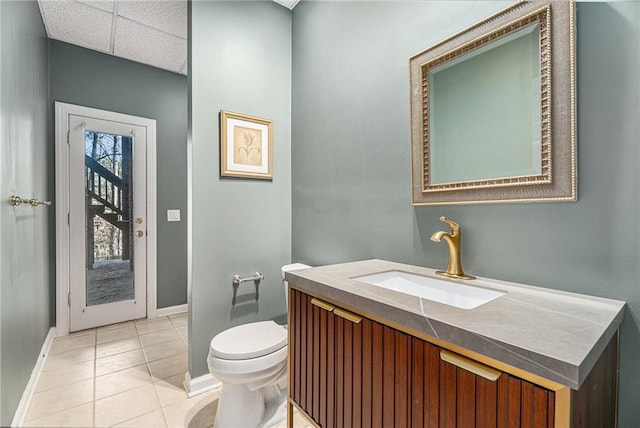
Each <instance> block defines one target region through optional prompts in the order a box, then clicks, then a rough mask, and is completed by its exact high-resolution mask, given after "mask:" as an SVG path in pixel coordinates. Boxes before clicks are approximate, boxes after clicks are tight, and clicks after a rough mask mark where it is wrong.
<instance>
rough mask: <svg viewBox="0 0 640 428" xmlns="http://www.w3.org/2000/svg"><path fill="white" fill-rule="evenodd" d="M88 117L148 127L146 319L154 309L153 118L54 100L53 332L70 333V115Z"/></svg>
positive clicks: (155, 188)
mask: <svg viewBox="0 0 640 428" xmlns="http://www.w3.org/2000/svg"><path fill="white" fill-rule="evenodd" d="M70 115H76V116H88V117H95V118H97V119H101V120H110V121H113V122H124V123H131V124H133V125H136V126H141V127H145V128H146V129H147V153H146V156H147V171H146V173H147V174H146V175H147V189H146V191H147V198H146V199H147V200H146V203H147V206H146V210H147V216H146V221H147V233H146V235H147V254H146V256H147V302H146V303H147V318H155V317H156V311H157V300H158V299H157V280H158V272H157V252H158V251H157V244H158V240H157V183H156V121H155V120H154V119H147V118H144V117H138V116H131V115H128V114H122V113H116V112H111V111H107V110H100V109H95V108H91V107H83V106H78V105H74V104H67V103H62V102H58V101H56V102H55V183H56V199H55V210H56V334H57V335H58V336H66V335H68V334H69V315H70V310H69V290H70V276H69V267H70V262H71V261H70V257H69V250H70V242H69V222H68V219H69V153H68V150H69V145H68V131H69V130H68V127H69V116H70Z"/></svg>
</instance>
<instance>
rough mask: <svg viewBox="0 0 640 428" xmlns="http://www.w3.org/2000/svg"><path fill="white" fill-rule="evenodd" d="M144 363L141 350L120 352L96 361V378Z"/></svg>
mask: <svg viewBox="0 0 640 428" xmlns="http://www.w3.org/2000/svg"><path fill="white" fill-rule="evenodd" d="M144 363H146V361H145V359H144V354H143V353H142V349H134V350H133V351H127V352H122V353H120V354H115V355H110V356H108V357H103V358H98V359H97V360H96V376H102V375H105V374H109V373H113V372H116V371H120V370H124V369H128V368H131V367H135V366H139V365H141V364H144Z"/></svg>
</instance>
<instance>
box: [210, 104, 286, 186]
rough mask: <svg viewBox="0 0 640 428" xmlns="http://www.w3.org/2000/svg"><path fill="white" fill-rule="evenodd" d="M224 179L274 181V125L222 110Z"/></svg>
mask: <svg viewBox="0 0 640 428" xmlns="http://www.w3.org/2000/svg"><path fill="white" fill-rule="evenodd" d="M220 176H221V177H240V178H254V179H263V180H272V179H273V122H272V121H271V120H269V119H264V118H260V117H256V116H249V115H246V114H241V113H233V112H229V111H225V110H220Z"/></svg>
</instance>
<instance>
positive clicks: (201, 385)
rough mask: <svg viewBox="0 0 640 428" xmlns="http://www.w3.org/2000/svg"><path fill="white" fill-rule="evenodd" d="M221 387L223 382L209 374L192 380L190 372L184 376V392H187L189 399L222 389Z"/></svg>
mask: <svg viewBox="0 0 640 428" xmlns="http://www.w3.org/2000/svg"><path fill="white" fill-rule="evenodd" d="M221 386H222V382H220V381H219V380H218V379H216V378H215V377H213V376H211V375H210V374H209V373H207V374H205V375H202V376H198V377H196V378H193V379H191V375H190V374H189V372H186V373H185V374H184V390H185V391H186V392H187V396H188V397H189V398H191V397H195V396H196V395H200V394H203V393H205V392H207V391H211V390H214V389H216V388H220V387H221Z"/></svg>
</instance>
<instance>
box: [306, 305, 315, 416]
mask: <svg viewBox="0 0 640 428" xmlns="http://www.w3.org/2000/svg"><path fill="white" fill-rule="evenodd" d="M306 304H307V310H306V311H305V313H306V314H307V316H306V318H307V322H306V327H307V329H306V333H305V338H306V340H307V346H306V348H307V359H306V361H305V367H306V370H307V375H306V381H305V386H306V394H305V409H308V410H309V411H311V412H312V413H313V360H314V359H315V358H316V352H317V350H316V349H315V348H314V347H313V308H314V307H315V306H314V305H312V304H311V298H310V297H308V296H307V299H306ZM314 416H315V415H314Z"/></svg>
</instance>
